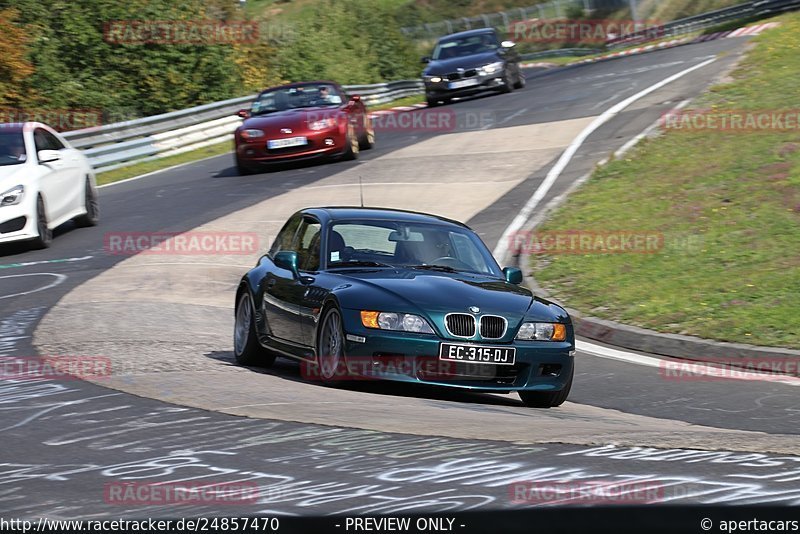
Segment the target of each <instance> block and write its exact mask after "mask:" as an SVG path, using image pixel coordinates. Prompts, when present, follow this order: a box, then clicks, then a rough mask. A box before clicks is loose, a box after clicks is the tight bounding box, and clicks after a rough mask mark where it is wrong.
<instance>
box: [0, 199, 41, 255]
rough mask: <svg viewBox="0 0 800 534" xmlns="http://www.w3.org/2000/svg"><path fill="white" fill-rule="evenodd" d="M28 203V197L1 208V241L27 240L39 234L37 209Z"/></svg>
mask: <svg viewBox="0 0 800 534" xmlns="http://www.w3.org/2000/svg"><path fill="white" fill-rule="evenodd" d="M26 196H27V195H26ZM28 204H29V202H28V199H27V198H24V199H23V200H22V202H21V203H20V204H17V205H16V206H3V207H2V208H0V243H10V242H13V241H25V240H28V239H34V238H35V237H37V236H38V235H39V232H38V230H37V228H36V217H35V211H32V210H31V206H29V205H28Z"/></svg>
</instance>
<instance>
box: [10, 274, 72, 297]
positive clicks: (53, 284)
mask: <svg viewBox="0 0 800 534" xmlns="http://www.w3.org/2000/svg"><path fill="white" fill-rule="evenodd" d="M23 276H52V277H54V278H55V281H54V282H50V283H49V284H47V285H46V286H44V287H39V288H36V289H32V290H30V291H21V292H19V293H12V294H11V295H3V296H1V297H0V300H2V299H10V298H11V297H21V296H23V295H30V294H31V293H38V292H39V291H45V290H48V289H51V288H54V287H56V286H57V285H59V284H60V283H61V282H63V281H64V280H66V279H67V277H66V276H65V275H63V274H56V273H27V274H10V275H7V276H0V280H3V279H5V278H22V277H23Z"/></svg>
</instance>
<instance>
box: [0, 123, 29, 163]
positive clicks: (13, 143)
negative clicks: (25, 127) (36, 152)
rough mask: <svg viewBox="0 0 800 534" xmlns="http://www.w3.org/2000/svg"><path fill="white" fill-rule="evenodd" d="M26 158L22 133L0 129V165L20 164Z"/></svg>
mask: <svg viewBox="0 0 800 534" xmlns="http://www.w3.org/2000/svg"><path fill="white" fill-rule="evenodd" d="M27 159H28V157H27V155H26V154H25V141H24V140H23V138H22V133H20V132H2V131H0V165H21V164H23V163H25V161H27Z"/></svg>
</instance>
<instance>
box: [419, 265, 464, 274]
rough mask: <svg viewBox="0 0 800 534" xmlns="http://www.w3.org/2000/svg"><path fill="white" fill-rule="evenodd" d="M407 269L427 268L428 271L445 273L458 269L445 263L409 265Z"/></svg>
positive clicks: (454, 271) (455, 271)
mask: <svg viewBox="0 0 800 534" xmlns="http://www.w3.org/2000/svg"><path fill="white" fill-rule="evenodd" d="M408 268H409V269H427V270H429V271H442V272H445V273H457V272H459V271H458V269H453V268H452V267H449V266H447V265H410V266H409V267H408Z"/></svg>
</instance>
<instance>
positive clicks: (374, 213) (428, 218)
mask: <svg viewBox="0 0 800 534" xmlns="http://www.w3.org/2000/svg"><path fill="white" fill-rule="evenodd" d="M301 212H302V213H307V214H309V215H314V216H316V217H317V218H319V219H320V220H323V219H324V220H327V221H330V222H336V221H343V220H355V219H362V220H372V221H401V222H409V223H414V222H415V223H434V224H443V225H447V226H458V227H459V228H469V227H468V226H467V225H466V224H464V223H461V222H458V221H455V220H453V219H448V218H446V217H440V216H438V215H431V214H429V213H420V212H417V211H406V210H400V209H390V208H370V207H366V208H362V207H357V206H330V207H319V208H306V209H304V210H301Z"/></svg>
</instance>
